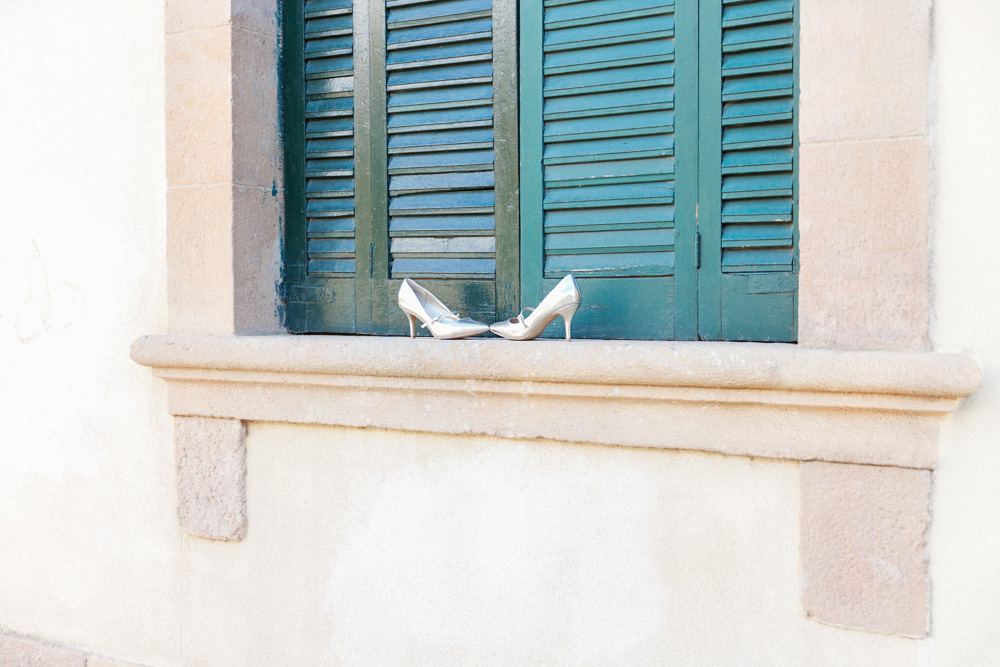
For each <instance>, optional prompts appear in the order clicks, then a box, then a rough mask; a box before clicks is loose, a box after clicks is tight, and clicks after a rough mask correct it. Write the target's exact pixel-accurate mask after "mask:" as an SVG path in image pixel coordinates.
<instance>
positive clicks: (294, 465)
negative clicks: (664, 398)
mask: <svg viewBox="0 0 1000 667" xmlns="http://www.w3.org/2000/svg"><path fill="white" fill-rule="evenodd" d="M247 497H248V501H249V507H248V511H249V517H250V524H249V530H248V533H247V538H246V539H245V540H244V541H243V542H239V543H222V542H208V541H205V540H198V539H195V538H189V539H187V540H186V548H185V557H186V572H187V578H186V583H185V621H186V625H185V633H184V653H185V658H186V659H187V661H188V664H190V665H224V664H234V665H277V664H296V665H339V664H343V665H404V664H405V665H457V664H467V665H468V664H477V665H664V664H670V665H767V666H769V667H770V666H774V665H809V666H813V667H815V666H820V665H837V666H840V665H916V664H920V659H921V655H922V653H923V650H924V649H923V645H922V644H921V643H920V642H914V641H912V640H907V639H902V638H898V637H888V636H881V635H874V634H868V633H859V632H850V631H845V630H841V629H838V628H834V627H830V626H824V625H820V624H818V623H814V622H812V621H809V620H807V619H806V618H805V616H804V614H803V613H802V611H801V606H800V604H799V581H798V555H797V554H798V513H799V506H798V497H799V492H798V464H796V463H780V462H767V461H763V460H754V459H749V458H740V457H723V456H717V455H710V454H694V453H691V454H688V453H676V452H657V451H652V450H635V449H624V448H611V447H600V446H586V445H570V446H567V445H563V444H553V443H548V442H545V441H535V442H530V443H523V442H521V443H518V442H511V441H509V440H502V439H496V438H478V437H462V436H438V435H426V434H413V433H409V434H403V433H398V432H392V431H379V430H373V429H368V430H356V429H348V428H331V427H305V426H302V427H293V426H283V425H272V424H262V423H254V424H251V425H250V428H249V432H248V482H247Z"/></svg>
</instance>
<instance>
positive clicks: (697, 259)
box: [694, 232, 701, 269]
mask: <svg viewBox="0 0 1000 667" xmlns="http://www.w3.org/2000/svg"><path fill="white" fill-rule="evenodd" d="M694 268H696V269H700V268H701V232H695V233H694Z"/></svg>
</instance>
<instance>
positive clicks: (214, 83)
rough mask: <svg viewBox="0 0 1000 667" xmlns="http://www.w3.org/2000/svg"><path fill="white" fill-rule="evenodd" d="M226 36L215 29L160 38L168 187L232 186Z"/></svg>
mask: <svg viewBox="0 0 1000 667" xmlns="http://www.w3.org/2000/svg"><path fill="white" fill-rule="evenodd" d="M230 33H231V31H230V28H229V27H228V26H221V27H217V28H210V29H207V30H196V31H192V32H182V33H176V34H168V35H167V36H166V44H165V60H166V62H165V68H166V69H165V77H166V100H165V103H166V142H167V184H168V185H171V186H179V185H185V186H186V185H214V184H218V183H231V182H232V181H233V158H232V156H233V127H232V126H233V123H232V117H233V114H232V63H231V34H230Z"/></svg>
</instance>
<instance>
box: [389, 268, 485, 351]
mask: <svg viewBox="0 0 1000 667" xmlns="http://www.w3.org/2000/svg"><path fill="white" fill-rule="evenodd" d="M399 307H400V308H401V309H402V310H403V312H404V313H406V318H407V319H408V320H409V321H410V338H416V335H417V332H416V329H415V328H414V319H417V320H420V322H421V324H420V327H421V328H423V329H427V330H428V331H430V332H431V335H432V336H434V337H435V338H437V339H438V340H453V339H455V338H467V337H469V336H478V335H479V334H484V333H486V332H487V331H489V330H490V328H489V327H488V326H486V325H485V324H483V323H482V322H477V321H476V320H473V319H469V318H468V317H459V315H458V313H456V312H455V311H453V310H451V309H450V308H448V307H447V306H446V305H444V304H443V303H441V301H439V300H438V298H437V297H436V296H434V295H433V294H431V293H430V292H429V291H428V290H426V289H424V288H423V287H421V286H420V285H418V284H417V283H415V282H413V281H412V280H410V279H409V278H403V284H402V285H400V286H399Z"/></svg>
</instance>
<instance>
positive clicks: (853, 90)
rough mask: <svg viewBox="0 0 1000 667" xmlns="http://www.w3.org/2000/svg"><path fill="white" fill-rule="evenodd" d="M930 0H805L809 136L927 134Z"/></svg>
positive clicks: (805, 124) (804, 133)
mask: <svg viewBox="0 0 1000 667" xmlns="http://www.w3.org/2000/svg"><path fill="white" fill-rule="evenodd" d="M930 8H931V3H930V2H927V0H838V1H837V2H831V1H830V0H802V2H801V5H800V16H801V30H800V40H801V41H800V44H801V46H800V54H801V55H800V58H801V65H800V73H799V81H800V85H801V93H800V98H799V108H800V114H801V115H800V119H799V135H800V138H801V141H802V142H803V143H811V142H818V141H838V140H844V139H879V138H885V137H900V136H913V135H925V134H927V129H928V114H929V111H928V109H929V103H928V102H929V77H928V76H927V72H928V68H929V66H930V45H931V30H930Z"/></svg>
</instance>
